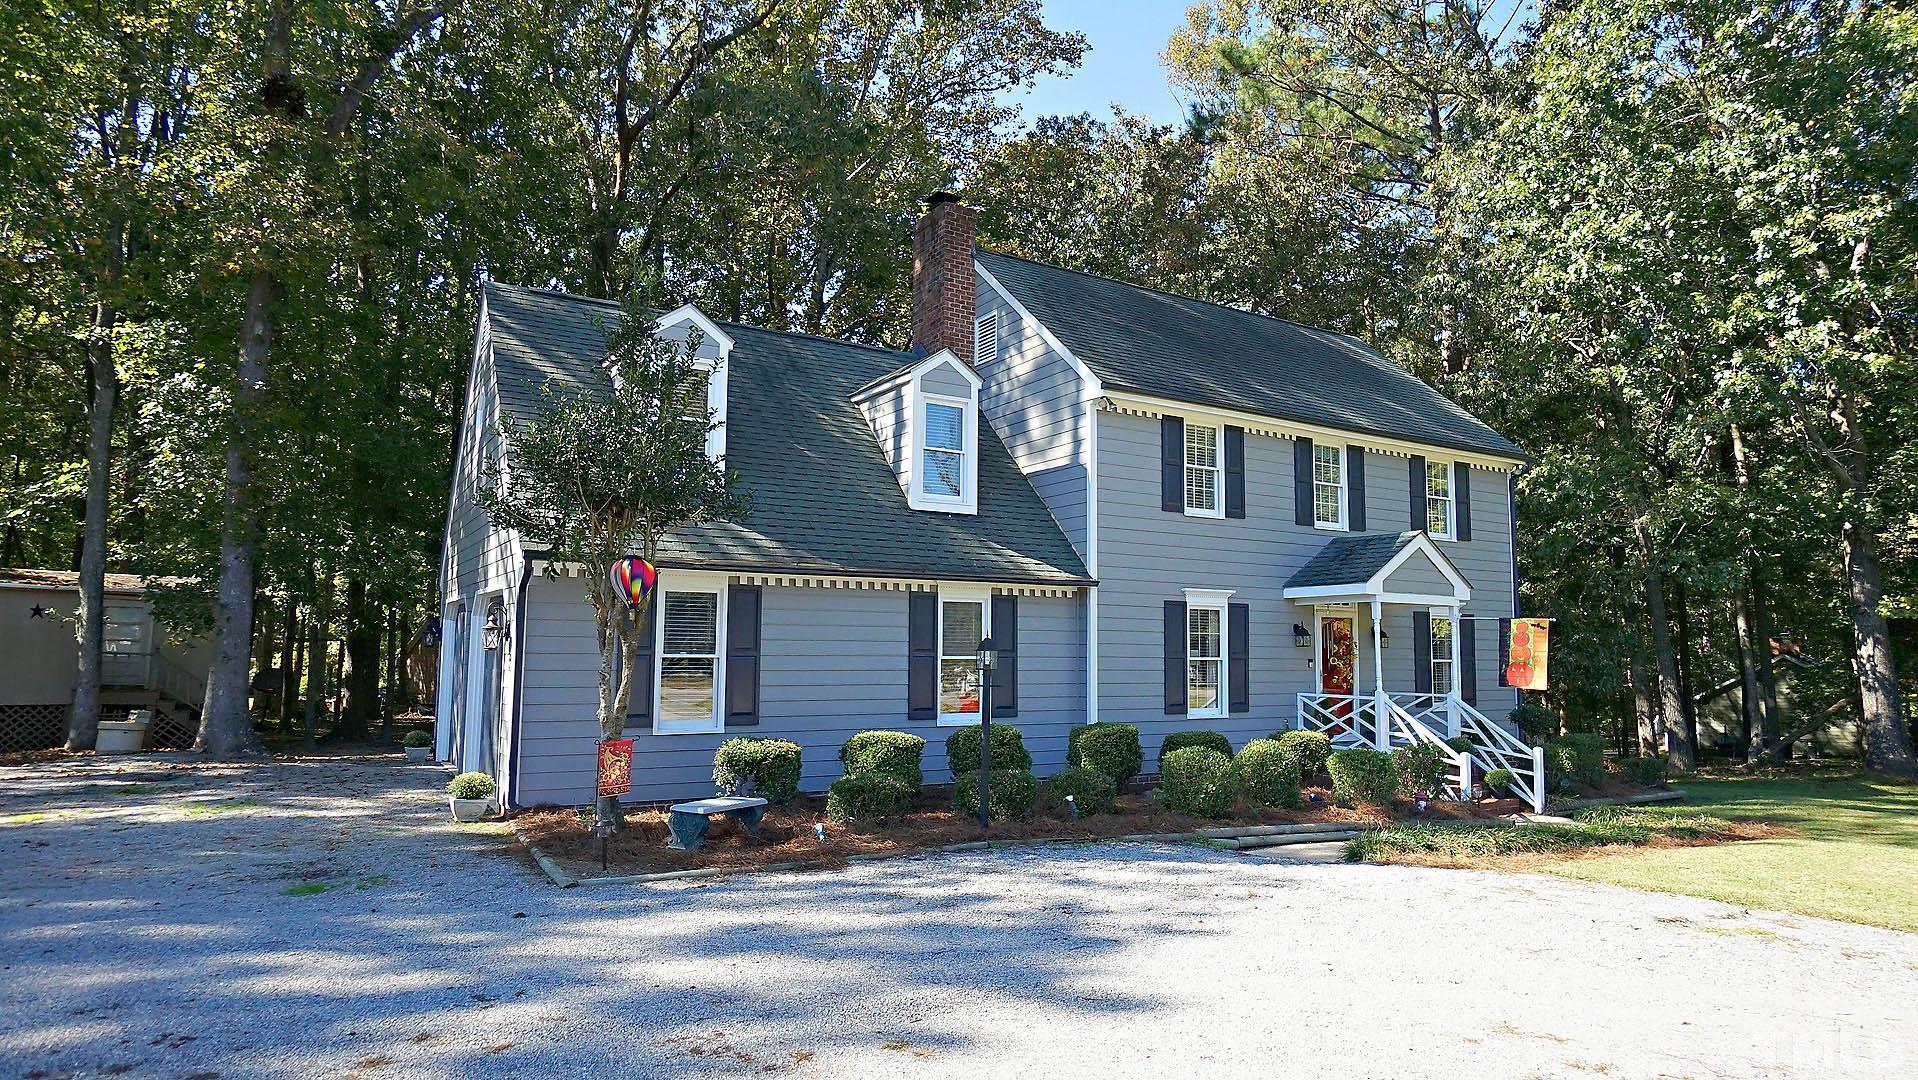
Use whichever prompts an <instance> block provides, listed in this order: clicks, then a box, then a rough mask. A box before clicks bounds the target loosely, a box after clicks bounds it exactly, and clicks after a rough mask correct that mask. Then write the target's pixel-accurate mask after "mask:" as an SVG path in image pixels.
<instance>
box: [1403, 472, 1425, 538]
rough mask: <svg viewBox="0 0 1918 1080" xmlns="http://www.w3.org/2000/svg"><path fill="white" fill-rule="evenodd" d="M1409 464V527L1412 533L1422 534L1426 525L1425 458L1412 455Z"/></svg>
mask: <svg viewBox="0 0 1918 1080" xmlns="http://www.w3.org/2000/svg"><path fill="white" fill-rule="evenodd" d="M1411 462H1412V467H1411V468H1410V469H1409V470H1407V471H1409V472H1410V473H1411V474H1412V492H1411V494H1412V509H1411V515H1412V524H1411V526H1410V527H1411V530H1412V531H1413V532H1424V531H1425V525H1426V522H1425V458H1424V457H1423V456H1421V455H1419V454H1413V455H1412V457H1411Z"/></svg>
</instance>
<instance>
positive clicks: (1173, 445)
mask: <svg viewBox="0 0 1918 1080" xmlns="http://www.w3.org/2000/svg"><path fill="white" fill-rule="evenodd" d="M1159 509H1161V510H1164V511H1165V512H1167V513H1169V514H1183V513H1185V420H1184V419H1183V418H1181V417H1177V416H1161V417H1159Z"/></svg>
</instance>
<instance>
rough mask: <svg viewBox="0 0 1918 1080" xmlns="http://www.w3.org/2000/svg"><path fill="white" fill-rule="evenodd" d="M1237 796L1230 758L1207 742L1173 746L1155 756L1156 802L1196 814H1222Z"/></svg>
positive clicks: (1215, 815)
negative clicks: (1157, 762)
mask: <svg viewBox="0 0 1918 1080" xmlns="http://www.w3.org/2000/svg"><path fill="white" fill-rule="evenodd" d="M1238 798H1239V777H1238V774H1237V773H1236V772H1234V771H1233V769H1232V759H1231V758H1229V757H1227V756H1225V755H1224V754H1221V753H1219V752H1218V751H1217V750H1215V749H1213V748H1212V747H1210V746H1188V747H1185V748H1183V749H1176V748H1175V749H1174V750H1173V751H1172V752H1171V753H1169V754H1162V755H1161V756H1160V758H1159V805H1161V806H1163V807H1165V808H1166V809H1168V810H1178V811H1180V812H1182V813H1187V814H1196V815H1197V816H1199V817H1224V816H1225V815H1227V814H1229V813H1231V812H1232V804H1233V803H1235V802H1237V801H1238Z"/></svg>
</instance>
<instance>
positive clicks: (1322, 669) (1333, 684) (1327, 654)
mask: <svg viewBox="0 0 1918 1080" xmlns="http://www.w3.org/2000/svg"><path fill="white" fill-rule="evenodd" d="M1356 642H1357V639H1356V638H1354V637H1353V634H1352V618H1351V616H1349V615H1323V616H1320V618H1319V693H1321V694H1344V695H1350V694H1351V693H1352V687H1353V685H1354V683H1353V672H1354V671H1356V670H1357V668H1358V658H1359V654H1358V645H1357V643H1356Z"/></svg>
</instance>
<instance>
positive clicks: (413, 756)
mask: <svg viewBox="0 0 1918 1080" xmlns="http://www.w3.org/2000/svg"><path fill="white" fill-rule="evenodd" d="M405 750H406V760H408V761H410V762H413V763H414V764H416V765H424V764H426V763H427V762H429V761H431V760H433V748H432V747H430V746H408V747H405Z"/></svg>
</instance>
